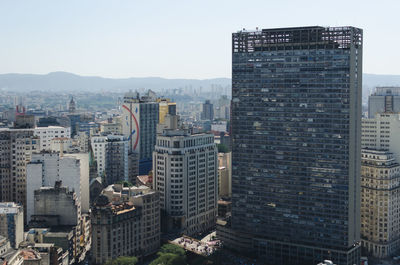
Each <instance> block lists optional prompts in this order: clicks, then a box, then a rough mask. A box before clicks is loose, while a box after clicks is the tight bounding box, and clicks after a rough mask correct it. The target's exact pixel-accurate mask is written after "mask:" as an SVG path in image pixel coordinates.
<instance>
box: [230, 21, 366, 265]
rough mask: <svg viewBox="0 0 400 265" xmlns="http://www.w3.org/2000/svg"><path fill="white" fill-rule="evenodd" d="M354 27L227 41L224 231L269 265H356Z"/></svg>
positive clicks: (252, 34)
mask: <svg viewBox="0 0 400 265" xmlns="http://www.w3.org/2000/svg"><path fill="white" fill-rule="evenodd" d="M361 83H362V30H361V29H358V28H354V27H338V28H326V27H300V28H282V29H263V30H256V31H246V30H243V31H239V32H237V33H233V35H232V143H233V146H232V148H233V150H232V155H233V157H232V202H233V205H232V229H233V230H235V231H240V232H241V233H244V234H247V235H251V238H252V244H251V246H252V248H253V250H254V251H253V253H257V255H258V256H259V257H260V258H261V259H263V262H265V263H267V264H273V265H287V264H291V265H293V264H307V265H310V264H317V263H318V262H321V261H323V260H324V259H330V260H332V261H333V262H334V263H335V264H339V265H353V264H360V168H361V149H360V145H361V144H360V139H361V130H360V128H361V85H362V84H361Z"/></svg>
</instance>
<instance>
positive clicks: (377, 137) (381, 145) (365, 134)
mask: <svg viewBox="0 0 400 265" xmlns="http://www.w3.org/2000/svg"><path fill="white" fill-rule="evenodd" d="M399 136H400V114H399V113H376V115H375V118H368V119H362V131H361V147H362V148H366V149H374V150H386V151H390V152H391V153H393V154H394V156H395V157H396V160H397V162H400V137H399Z"/></svg>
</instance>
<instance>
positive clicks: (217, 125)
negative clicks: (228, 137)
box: [211, 121, 228, 132]
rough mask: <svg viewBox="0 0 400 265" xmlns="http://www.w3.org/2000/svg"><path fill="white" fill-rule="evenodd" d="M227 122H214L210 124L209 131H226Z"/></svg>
mask: <svg viewBox="0 0 400 265" xmlns="http://www.w3.org/2000/svg"><path fill="white" fill-rule="evenodd" d="M227 126H228V123H227V122H226V121H219V122H214V123H213V124H211V131H215V132H226V131H227Z"/></svg>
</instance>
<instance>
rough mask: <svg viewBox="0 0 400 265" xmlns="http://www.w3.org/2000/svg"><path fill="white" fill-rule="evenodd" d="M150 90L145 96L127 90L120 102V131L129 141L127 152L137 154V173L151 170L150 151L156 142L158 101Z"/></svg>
mask: <svg viewBox="0 0 400 265" xmlns="http://www.w3.org/2000/svg"><path fill="white" fill-rule="evenodd" d="M156 100H157V99H156V96H155V94H154V92H152V91H151V90H149V91H148V93H147V94H146V95H145V96H142V97H139V93H137V92H135V93H133V92H129V93H127V94H125V96H124V101H123V104H122V120H121V122H122V133H123V135H124V136H125V137H126V138H127V139H128V141H129V153H138V154H139V174H140V175H146V174H148V173H149V171H150V170H151V159H152V152H153V150H154V146H155V143H156V135H157V124H158V120H159V103H158V102H156Z"/></svg>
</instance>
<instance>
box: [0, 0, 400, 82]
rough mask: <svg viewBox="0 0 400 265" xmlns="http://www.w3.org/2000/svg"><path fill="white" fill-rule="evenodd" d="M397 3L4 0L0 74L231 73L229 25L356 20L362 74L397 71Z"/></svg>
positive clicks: (333, 23)
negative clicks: (359, 30)
mask: <svg viewBox="0 0 400 265" xmlns="http://www.w3.org/2000/svg"><path fill="white" fill-rule="evenodd" d="M113 3H115V2H113ZM228 4H229V5H228ZM343 6H346V8H343ZM398 7H400V4H398V3H397V2H395V1H385V5H383V4H381V3H378V4H374V3H362V5H361V1H353V2H347V1H346V2H345V1H339V2H337V3H335V4H334V5H331V6H329V12H328V11H327V10H326V8H325V7H324V6H322V5H320V4H319V3H318V2H317V1H302V2H294V1H280V2H279V3H264V2H262V1H251V2H248V3H247V5H246V6H243V5H242V4H241V3H240V2H237V1H233V2H232V1H230V2H229V3H228V2H225V1H221V2H217V3H215V2H211V1H202V2H195V3H181V2H179V1H168V2H165V3H164V2H160V1H157V2H153V3H134V2H124V1H118V2H117V4H110V2H108V1H96V2H94V1H85V2H81V1H69V2H68V4H64V3H56V2H50V1H40V2H28V1H22V2H14V1H13V2H11V1H8V2H7V1H4V2H2V3H0V14H1V15H0V22H1V23H0V33H1V34H2V36H3V43H2V45H3V47H4V48H3V49H2V51H1V52H0V60H1V61H2V62H3V64H2V65H1V66H0V73H37V74H44V73H49V72H54V71H67V72H73V73H76V74H79V75H86V76H104V77H113V78H122V77H132V76H135V77H146V76H161V77H166V78H178V77H179V78H200V79H203V78H214V77H229V76H230V75H231V67H230V63H231V58H230V53H231V50H230V48H228V47H230V44H229V43H230V38H231V32H236V31H237V30H241V29H243V28H246V29H247V28H248V29H255V28H256V27H259V28H276V27H292V26H295V25H304V26H307V25H323V26H341V25H353V26H357V27H360V28H363V29H364V30H365V34H364V36H365V43H366V44H365V47H364V55H365V57H364V62H365V64H364V69H363V70H364V73H374V74H400V72H398V71H397V70H396V67H395V62H396V61H397V60H398V59H400V55H397V54H396V53H393V50H395V48H396V46H395V45H396V43H398V40H399V38H400V37H399V36H397V35H395V34H392V32H394V31H395V30H396V26H397V24H398V23H397V21H396V20H395V19H396V17H397V16H396V14H395V12H396V10H398ZM310 11H312V12H310ZM355 11H356V12H355ZM371 18H374V19H371ZM396 40H397V41H396ZM382 42H384V43H385V44H386V48H385V49H381V43H382ZM211 61H212V62H213V63H212V64H210V62H211ZM383 62H384V63H383Z"/></svg>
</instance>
